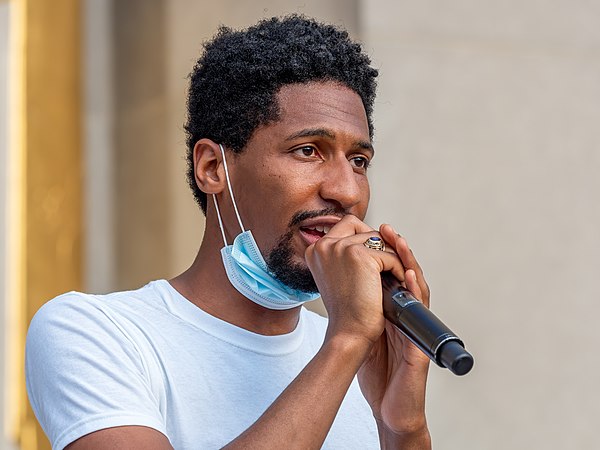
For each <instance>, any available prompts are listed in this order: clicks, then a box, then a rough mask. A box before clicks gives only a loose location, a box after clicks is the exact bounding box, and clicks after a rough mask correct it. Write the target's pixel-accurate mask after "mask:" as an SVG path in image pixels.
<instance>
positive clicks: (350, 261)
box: [26, 16, 430, 450]
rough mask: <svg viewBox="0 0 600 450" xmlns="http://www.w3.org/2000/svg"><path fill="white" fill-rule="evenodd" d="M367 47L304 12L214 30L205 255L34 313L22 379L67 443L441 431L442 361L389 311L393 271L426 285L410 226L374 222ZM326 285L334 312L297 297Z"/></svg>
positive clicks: (396, 442) (207, 108) (203, 136)
mask: <svg viewBox="0 0 600 450" xmlns="http://www.w3.org/2000/svg"><path fill="white" fill-rule="evenodd" d="M369 63H370V61H369V59H368V58H367V57H366V56H365V55H364V54H362V53H361V49H360V46H359V45H357V44H355V43H352V42H351V41H350V40H349V39H348V36H347V33H345V32H343V31H339V30H337V29H335V28H334V27H332V26H328V25H323V24H319V23H317V22H315V21H313V20H309V19H306V18H303V17H298V16H290V17H287V18H284V19H271V20H266V21H263V22H260V23H259V24H258V25H256V26H255V27H252V28H249V29H248V30H245V31H242V32H234V31H231V30H228V29H225V28H222V29H221V30H220V31H219V33H218V34H217V36H216V37H215V38H214V39H213V40H212V41H211V42H209V43H207V44H206V45H205V52H204V54H203V56H202V57H201V58H200V60H199V61H198V63H197V64H196V66H195V68H194V71H193V73H192V75H191V84H190V91H189V98H188V122H187V124H186V131H187V133H188V161H189V171H188V179H189V182H190V185H191V188H192V190H193V192H194V195H195V197H196V199H197V201H198V203H199V204H200V206H201V209H202V210H203V212H204V213H205V214H206V230H205V234H204V238H203V241H202V245H201V247H200V250H199V252H198V256H197V257H196V260H195V261H194V263H193V264H192V266H191V267H190V268H189V269H188V270H187V271H186V272H184V273H183V274H181V275H179V276H178V277H176V278H174V279H172V280H170V281H168V282H167V281H165V280H158V281H155V282H152V283H150V284H148V285H147V286H145V287H143V288H141V289H139V290H137V291H131V292H124V293H123V292H122V293H115V294H110V295H106V296H92V295H84V294H79V293H70V294H65V295H63V296H60V297H58V298H56V299H54V300H53V301H51V302H49V303H47V304H46V305H45V306H44V307H43V308H42V309H41V310H40V311H39V312H38V314H37V315H36V317H35V319H34V320H33V322H32V325H31V327H30V331H29V335H28V342H27V363H26V365H27V385H28V393H29V397H30V401H31V404H32V406H33V408H34V411H35V413H36V415H37V417H38V419H39V420H40V422H41V424H42V426H43V427H44V430H45V432H46V433H47V434H48V436H49V437H50V439H51V441H52V444H53V446H54V448H59V449H61V448H64V447H66V446H68V448H69V449H73V450H78V449H102V448H111V449H112V448H117V449H121V448H123V449H125V448H128V449H129V448H136V449H137V448H143V449H169V448H176V449H200V448H202V449H204V448H221V447H224V446H225V447H226V448H269V449H271V448H277V449H280V448H298V449H308V448H320V447H324V448H360V449H364V448H376V447H377V446H378V445H381V447H382V448H419V449H420V448H429V446H430V438H429V432H428V429H427V424H426V420H425V413H424V398H425V383H426V378H427V371H428V359H427V357H426V356H425V355H423V354H422V353H421V352H420V351H419V350H417V349H416V347H414V346H413V345H412V344H411V343H409V342H407V340H406V339H404V337H403V336H402V335H401V334H400V333H399V332H398V331H397V330H396V329H395V328H394V327H393V326H392V325H390V324H389V323H386V321H385V319H384V318H383V315H382V306H381V305H382V298H381V279H380V273H381V272H382V271H391V272H392V273H393V274H394V275H395V276H396V277H397V278H398V279H400V280H401V281H404V282H405V284H406V286H407V287H408V288H409V289H410V290H411V291H412V292H413V293H414V294H415V295H416V296H417V297H419V298H421V299H422V300H423V301H424V302H425V303H428V301H429V292H428V288H427V285H426V283H425V280H424V278H423V273H422V271H421V269H420V268H419V265H418V263H417V261H416V260H415V258H414V256H413V254H412V252H411V251H410V249H409V247H408V245H407V243H406V241H405V240H404V239H403V238H401V237H400V236H399V235H398V234H396V232H395V231H394V230H393V229H392V228H391V227H390V226H389V225H383V226H381V227H380V228H379V230H378V231H375V230H373V229H372V228H371V227H369V226H368V225H366V224H365V223H364V222H362V220H363V219H364V217H365V214H366V211H367V205H368V201H369V183H368V179H367V170H368V166H369V163H370V161H371V159H372V158H373V155H374V150H373V146H372V144H371V137H372V133H373V127H372V123H371V113H372V107H373V101H374V96H375V77H376V76H377V71H376V70H374V69H372V68H371V67H370V66H369ZM373 238H374V239H373ZM381 238H383V241H384V242H385V244H386V247H387V249H383V248H377V246H375V245H373V244H371V243H375V244H377V243H380V242H381V241H379V242H377V241H378V239H381ZM369 239H371V241H369ZM366 243H368V245H365V244H366ZM381 250H384V251H381ZM263 256H264V259H263ZM265 260H266V261H265ZM319 294H320V296H321V297H322V299H323V302H324V304H325V307H326V308H327V312H328V315H329V320H328V321H326V320H325V319H323V318H320V317H319V316H317V315H316V314H313V313H310V312H308V311H307V310H306V309H305V308H303V307H302V306H301V305H302V304H303V303H304V302H306V301H309V300H313V299H314V298H316V297H318V295H319ZM357 374H358V384H360V387H359V386H358V385H357V382H356V377H355V376H356V375H357Z"/></svg>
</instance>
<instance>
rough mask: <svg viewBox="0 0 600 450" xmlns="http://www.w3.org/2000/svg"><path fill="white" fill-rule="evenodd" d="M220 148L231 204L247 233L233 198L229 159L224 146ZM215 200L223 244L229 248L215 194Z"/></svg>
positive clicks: (243, 229) (241, 226)
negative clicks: (226, 156)
mask: <svg viewBox="0 0 600 450" xmlns="http://www.w3.org/2000/svg"><path fill="white" fill-rule="evenodd" d="M219 148H220V149H221V155H223V167H224V168H225V180H227V187H228V188H229V195H230V197H231V203H233V210H234V211H235V215H236V217H237V220H238V223H239V224H240V228H241V229H242V233H243V232H244V231H246V229H245V228H244V224H243V223H242V219H241V218H240V213H239V212H238V209H237V205H236V203H235V198H234V197H233V189H232V188H231V181H230V180H229V170H228V169H227V158H225V149H224V148H223V145H221V144H219ZM213 199H214V201H215V209H216V210H217V218H218V219H219V227H220V228H221V235H222V236H223V242H224V244H225V246H227V240H226V239H225V229H224V228H223V221H222V220H221V212H220V211H219V204H218V202H217V196H216V195H215V194H213Z"/></svg>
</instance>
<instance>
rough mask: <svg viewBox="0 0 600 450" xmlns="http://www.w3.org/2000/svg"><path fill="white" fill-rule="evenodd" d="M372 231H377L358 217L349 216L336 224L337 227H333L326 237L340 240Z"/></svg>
mask: <svg viewBox="0 0 600 450" xmlns="http://www.w3.org/2000/svg"><path fill="white" fill-rule="evenodd" d="M371 231H375V230H374V229H373V228H371V227H370V226H369V225H367V224H366V223H364V222H363V221H362V220H360V219H359V218H358V217H356V216H353V215H351V214H348V215H346V216H344V217H342V220H340V221H339V222H338V223H336V224H335V226H333V227H332V228H331V230H329V233H327V234H326V235H325V237H327V238H337V239H339V238H343V237H346V236H352V235H353V234H358V233H367V232H371ZM375 232H376V231H375ZM376 233H377V232H376ZM365 240H366V238H365Z"/></svg>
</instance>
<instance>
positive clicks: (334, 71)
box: [185, 15, 378, 214]
mask: <svg viewBox="0 0 600 450" xmlns="http://www.w3.org/2000/svg"><path fill="white" fill-rule="evenodd" d="M370 63H371V61H370V59H369V57H368V56H367V55H366V54H364V53H363V52H362V50H361V46H360V45H359V44H358V43H355V42H353V41H351V40H350V38H349V36H348V33H347V32H346V31H344V30H340V29H337V28H336V27H335V26H333V25H328V24H323V23H319V22H317V21H315V20H314V19H310V18H306V17H304V16H300V15H291V16H286V17H282V18H277V17H274V18H271V19H265V20H262V21H260V22H259V23H258V24H256V25H254V26H252V27H250V28H248V29H246V30H242V31H234V30H232V29H230V28H227V27H224V26H222V27H220V28H219V31H218V33H217V34H216V36H215V37H214V38H213V39H212V40H211V41H209V42H207V43H205V44H204V53H203V55H202V56H201V57H200V59H199V60H198V61H197V62H196V65H195V66H194V69H193V71H192V73H191V74H190V87H189V92H188V101H187V123H186V124H185V131H186V134H187V161H188V169H187V180H188V183H189V185H190V188H191V189H192V191H193V193H194V197H195V199H196V202H197V203H198V204H199V205H200V208H201V209H202V211H203V212H204V214H206V201H207V200H206V194H205V193H204V192H202V191H201V190H200V189H199V188H198V186H197V185H196V180H195V177H194V157H193V150H194V146H195V144H196V142H198V140H200V139H202V138H208V139H211V140H213V141H214V142H218V143H220V144H223V145H224V146H225V147H227V148H229V149H230V150H232V151H234V152H235V153H240V152H242V151H243V149H244V147H245V146H246V144H247V142H248V140H249V139H250V138H251V136H252V133H253V132H254V130H256V129H257V128H258V127H259V126H261V125H266V124H268V123H273V122H275V121H277V120H278V115H279V108H278V104H277V101H276V95H277V93H278V92H279V90H280V89H281V87H282V86H284V85H288V84H295V83H307V82H310V81H335V82H339V83H341V84H343V85H345V86H347V87H348V88H350V89H352V90H353V91H354V92H356V93H357V94H358V95H359V96H360V97H361V99H362V102H363V105H364V107H365V111H366V114H367V120H368V125H369V134H370V135H371V137H372V136H373V124H372V120H371V116H372V112H373V102H374V100H375V90H376V84H377V83H376V80H375V79H376V77H377V74H378V72H377V70H376V69H374V68H372V67H371V66H370Z"/></svg>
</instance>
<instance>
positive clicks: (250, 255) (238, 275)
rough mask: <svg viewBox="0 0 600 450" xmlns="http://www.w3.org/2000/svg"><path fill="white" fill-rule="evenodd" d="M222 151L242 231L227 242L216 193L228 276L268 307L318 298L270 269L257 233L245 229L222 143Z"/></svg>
mask: <svg viewBox="0 0 600 450" xmlns="http://www.w3.org/2000/svg"><path fill="white" fill-rule="evenodd" d="M219 148H220V149H221V154H222V155H223V166H224V168H225V179H226V180H227V187H228V188H229V195H230V196H231V202H232V203H233V209H234V211H235V215H236V217H237V220H238V223H239V225H240V228H241V230H242V232H241V233H240V234H238V235H237V236H236V237H235V239H234V240H233V245H227V238H226V237H225V230H224V228H223V222H222V220H221V212H220V211H219V204H218V202H217V197H216V195H214V194H213V200H214V202H215V209H216V210H217V218H218V219H219V228H220V229H221V234H222V235H223V243H224V244H225V246H224V247H223V248H222V249H221V257H222V259H223V265H224V266H225V271H226V272H227V278H229V281H230V282H231V284H232V286H233V287H235V288H236V289H237V290H238V291H239V292H240V293H241V294H242V295H243V296H244V297H246V298H248V299H250V300H252V301H253V302H254V303H257V304H258V305H260V306H263V307H265V308H269V309H291V308H295V307H297V306H300V305H302V304H303V303H305V302H309V301H311V300H315V299H317V298H319V294H311V293H307V292H303V291H300V290H298V289H292V288H290V287H288V286H286V285H285V284H283V283H282V282H281V281H279V280H278V279H277V278H275V277H274V276H273V275H271V273H270V272H269V269H268V268H267V263H266V262H265V260H264V258H263V256H262V254H261V253H260V250H259V249H258V245H256V241H255V240H254V236H252V232H251V231H250V230H245V229H244V225H243V224H242V219H241V218H240V214H239V212H238V209H237V205H236V204H235V199H234V198H233V190H232V189H231V181H230V180H229V171H228V170H227V161H226V159H225V150H224V148H223V146H222V145H221V144H219Z"/></svg>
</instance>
